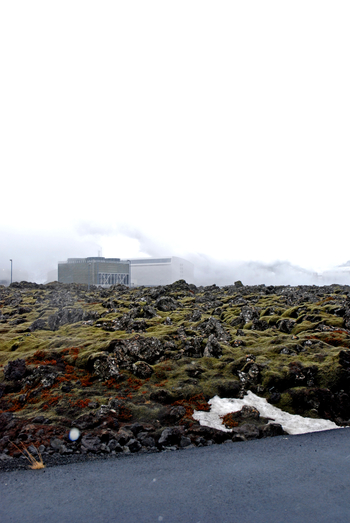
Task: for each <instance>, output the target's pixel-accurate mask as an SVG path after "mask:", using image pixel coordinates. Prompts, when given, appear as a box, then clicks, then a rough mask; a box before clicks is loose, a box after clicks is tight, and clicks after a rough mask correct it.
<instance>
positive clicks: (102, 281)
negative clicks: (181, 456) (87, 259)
mask: <svg viewBox="0 0 350 523" xmlns="http://www.w3.org/2000/svg"><path fill="white" fill-rule="evenodd" d="M118 283H121V284H122V285H129V274H123V273H119V272H118V273H116V272H99V273H98V285H118Z"/></svg>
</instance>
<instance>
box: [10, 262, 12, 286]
mask: <svg viewBox="0 0 350 523" xmlns="http://www.w3.org/2000/svg"><path fill="white" fill-rule="evenodd" d="M10 262H11V283H12V260H10Z"/></svg>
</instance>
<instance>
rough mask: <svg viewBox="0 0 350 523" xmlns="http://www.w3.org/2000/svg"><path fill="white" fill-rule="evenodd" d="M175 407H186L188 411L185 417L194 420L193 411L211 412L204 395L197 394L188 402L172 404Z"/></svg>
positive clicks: (181, 401) (182, 401)
mask: <svg viewBox="0 0 350 523" xmlns="http://www.w3.org/2000/svg"><path fill="white" fill-rule="evenodd" d="M172 405H173V406H174V407H175V406H177V405H181V406H182V407H185V409H186V415H185V416H184V417H186V418H192V415H193V411H195V410H203V411H206V412H208V411H209V410H210V405H208V403H207V401H206V399H205V397H204V394H196V395H195V396H192V397H191V398H189V399H188V400H179V401H175V402H174V403H173V404H172Z"/></svg>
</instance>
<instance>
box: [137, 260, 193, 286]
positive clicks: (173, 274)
mask: <svg viewBox="0 0 350 523" xmlns="http://www.w3.org/2000/svg"><path fill="white" fill-rule="evenodd" d="M130 264H131V285H132V286H135V287H136V286H141V285H145V286H154V285H168V284H170V283H174V281H177V280H186V281H187V283H193V269H194V268H193V264H192V263H190V262H189V261H187V260H184V259H183V258H178V257H177V256H172V257H170V258H141V259H131V260H130Z"/></svg>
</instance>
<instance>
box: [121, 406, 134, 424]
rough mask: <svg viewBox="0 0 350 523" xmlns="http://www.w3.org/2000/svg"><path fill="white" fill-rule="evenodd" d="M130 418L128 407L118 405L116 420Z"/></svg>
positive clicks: (128, 419) (127, 419)
mask: <svg viewBox="0 0 350 523" xmlns="http://www.w3.org/2000/svg"><path fill="white" fill-rule="evenodd" d="M131 418H132V413H131V410H130V409H128V407H124V406H123V405H121V406H120V407H119V415H118V420H119V421H130V420H131Z"/></svg>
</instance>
